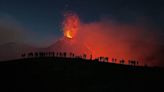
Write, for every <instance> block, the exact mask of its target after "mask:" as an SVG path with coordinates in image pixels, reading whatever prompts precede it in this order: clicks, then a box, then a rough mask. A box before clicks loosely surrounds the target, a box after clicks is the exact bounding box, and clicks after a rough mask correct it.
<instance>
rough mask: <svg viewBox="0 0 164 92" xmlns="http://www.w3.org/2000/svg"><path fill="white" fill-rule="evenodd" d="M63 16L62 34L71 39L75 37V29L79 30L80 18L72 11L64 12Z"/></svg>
mask: <svg viewBox="0 0 164 92" xmlns="http://www.w3.org/2000/svg"><path fill="white" fill-rule="evenodd" d="M64 17H65V19H64V22H63V32H64V36H65V37H67V38H70V39H71V38H73V37H75V35H76V33H77V31H78V30H79V24H80V19H79V17H78V16H77V15H76V14H75V13H73V12H67V13H65V15H64Z"/></svg>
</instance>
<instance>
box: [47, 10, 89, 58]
mask: <svg viewBox="0 0 164 92" xmlns="http://www.w3.org/2000/svg"><path fill="white" fill-rule="evenodd" d="M79 25H80V19H79V17H78V16H77V14H75V13H73V12H67V13H65V15H64V21H63V24H62V27H63V28H62V29H63V34H64V37H63V38H61V39H60V40H58V41H57V42H56V43H54V44H53V45H51V46H50V47H49V48H48V50H49V51H56V52H67V53H74V54H75V55H78V56H79V55H83V54H86V55H88V56H89V55H90V54H92V53H91V51H90V50H89V49H88V48H87V47H86V46H85V44H84V43H82V42H79V40H77V39H76V33H77V32H78V31H79Z"/></svg>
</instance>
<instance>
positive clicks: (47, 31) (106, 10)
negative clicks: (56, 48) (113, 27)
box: [0, 0, 164, 45]
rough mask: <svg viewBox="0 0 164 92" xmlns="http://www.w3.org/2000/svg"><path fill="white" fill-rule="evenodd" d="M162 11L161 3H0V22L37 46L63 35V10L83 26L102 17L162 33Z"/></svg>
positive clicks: (110, 0)
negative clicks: (16, 27) (21, 32)
mask: <svg viewBox="0 0 164 92" xmlns="http://www.w3.org/2000/svg"><path fill="white" fill-rule="evenodd" d="M163 10H164V6H163V3H162V0H0V17H1V19H3V20H4V19H5V20H7V21H10V22H12V23H13V22H14V23H15V22H16V23H17V24H18V25H19V26H20V27H21V28H22V29H23V30H25V31H26V32H27V33H26V36H27V37H26V41H27V42H30V43H34V44H39V45H40V44H42V43H45V42H48V44H50V43H51V42H53V40H55V39H57V38H58V37H60V36H62V35H63V34H62V32H61V30H62V29H61V23H62V20H63V14H64V12H66V11H74V12H76V13H77V14H78V15H79V17H80V19H81V21H83V22H85V23H89V22H94V21H98V20H100V19H102V18H104V17H105V18H110V19H112V20H114V21H116V22H119V23H120V22H121V23H130V24H131V23H135V22H137V20H138V19H141V20H144V22H146V23H148V24H150V25H153V26H157V27H158V28H159V29H161V30H163V29H164V23H163V20H164V11H163ZM28 34H29V35H30V37H29V35H28ZM163 34H164V32H163V31H161V35H160V36H161V37H163Z"/></svg>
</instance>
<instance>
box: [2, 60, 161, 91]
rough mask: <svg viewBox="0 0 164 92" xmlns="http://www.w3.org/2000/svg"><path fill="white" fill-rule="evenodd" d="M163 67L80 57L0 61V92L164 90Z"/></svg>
mask: <svg viewBox="0 0 164 92" xmlns="http://www.w3.org/2000/svg"><path fill="white" fill-rule="evenodd" d="M162 74H164V71H163V69H160V68H148V67H134V66H127V65H116V64H110V63H100V62H96V61H87V60H82V59H64V58H35V59H34V58H33V59H23V60H15V61H9V62H1V63H0V92H32V91H34V92H40V91H44V92H150V91H152V92H164V82H163V80H164V76H163V75H162Z"/></svg>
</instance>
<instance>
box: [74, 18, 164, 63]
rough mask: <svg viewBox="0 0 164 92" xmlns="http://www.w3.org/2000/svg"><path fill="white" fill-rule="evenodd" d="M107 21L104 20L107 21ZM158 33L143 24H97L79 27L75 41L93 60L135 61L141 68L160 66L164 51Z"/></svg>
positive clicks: (102, 21)
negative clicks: (85, 47) (84, 48)
mask: <svg viewBox="0 0 164 92" xmlns="http://www.w3.org/2000/svg"><path fill="white" fill-rule="evenodd" d="M107 20H108V19H107ZM159 34H160V32H159V29H157V28H155V27H152V26H151V27H150V25H147V24H146V25H144V24H143V23H136V24H123V23H116V22H113V21H106V20H100V21H97V22H92V23H82V24H81V27H80V31H78V34H77V39H78V40H79V41H80V42H83V43H84V44H85V45H86V46H87V47H88V48H89V49H90V50H91V51H92V54H93V55H94V57H98V56H107V57H109V59H110V60H111V58H117V59H118V60H120V59H125V60H126V62H127V61H128V60H138V61H139V63H140V64H141V65H143V64H148V65H151V66H159V65H162V66H163V65H164V62H163V61H164V59H163V55H164V49H163V43H162V41H161V38H160V37H159V36H158V35H159Z"/></svg>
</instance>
